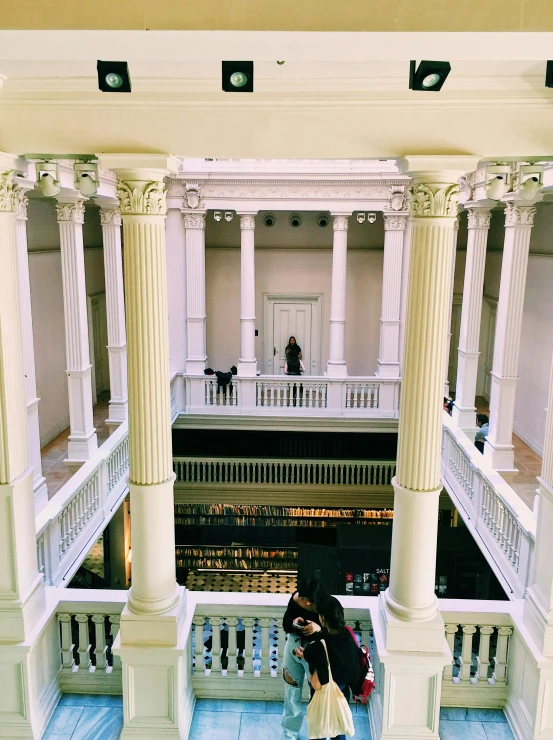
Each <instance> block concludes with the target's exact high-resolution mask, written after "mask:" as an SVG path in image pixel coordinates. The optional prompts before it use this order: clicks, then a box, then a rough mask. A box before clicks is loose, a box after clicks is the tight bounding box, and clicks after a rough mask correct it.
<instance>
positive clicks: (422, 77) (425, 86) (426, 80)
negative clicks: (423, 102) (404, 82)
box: [409, 61, 451, 92]
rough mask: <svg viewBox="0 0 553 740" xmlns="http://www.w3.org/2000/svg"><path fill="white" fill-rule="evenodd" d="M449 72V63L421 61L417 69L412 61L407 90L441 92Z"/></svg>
mask: <svg viewBox="0 0 553 740" xmlns="http://www.w3.org/2000/svg"><path fill="white" fill-rule="evenodd" d="M450 72H451V65H450V63H449V62H428V61H422V62H421V63H420V64H419V66H418V68H417V63H416V62H415V61H412V62H411V65H410V69H409V89H410V90H424V91H426V92H430V91H437V90H441V89H442V85H443V84H444V82H445V79H446V77H447V76H448V74H449V73H450Z"/></svg>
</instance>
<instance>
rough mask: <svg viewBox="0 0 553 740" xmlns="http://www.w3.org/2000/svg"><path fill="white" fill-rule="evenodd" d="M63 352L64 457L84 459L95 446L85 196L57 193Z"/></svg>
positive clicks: (92, 452)
mask: <svg viewBox="0 0 553 740" xmlns="http://www.w3.org/2000/svg"><path fill="white" fill-rule="evenodd" d="M56 212H57V218H58V224H59V229H60V247H61V269H62V279H63V308H64V320H65V354H66V359H67V371H66V372H67V384H68V389H69V419H70V434H69V444H68V448H67V460H66V462H67V463H69V464H71V463H77V464H78V463H83V462H85V461H86V460H88V459H89V458H90V457H91V456H92V455H93V454H94V453H95V452H96V450H97V449H98V440H97V437H96V430H95V428H94V420H93V413H92V377H91V372H92V365H91V364H90V349H89V345H88V320H87V305H86V283H85V269H84V247H83V223H84V200H83V199H82V198H79V197H74V198H73V197H72V198H69V197H65V196H64V197H62V196H59V197H58V202H57V204H56Z"/></svg>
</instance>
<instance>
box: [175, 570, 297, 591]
mask: <svg viewBox="0 0 553 740" xmlns="http://www.w3.org/2000/svg"><path fill="white" fill-rule="evenodd" d="M296 578H297V577H296V574H295V573H224V572H223V573H222V572H206V571H199V572H198V571H191V572H190V573H189V574H188V578H187V579H186V587H187V588H188V589H190V591H219V592H221V591H224V592H229V591H238V592H243V593H254V594H293V593H294V591H295V590H296Z"/></svg>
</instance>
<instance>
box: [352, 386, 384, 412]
mask: <svg viewBox="0 0 553 740" xmlns="http://www.w3.org/2000/svg"><path fill="white" fill-rule="evenodd" d="M379 391H380V386H379V385H378V383H366V382H357V383H346V408H347V409H377V408H378V395H379Z"/></svg>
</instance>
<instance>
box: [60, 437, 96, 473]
mask: <svg viewBox="0 0 553 740" xmlns="http://www.w3.org/2000/svg"><path fill="white" fill-rule="evenodd" d="M97 451H98V437H97V436H96V429H93V430H92V434H90V435H89V436H88V437H85V436H77V435H75V434H70V435H69V444H68V445H67V459H66V460H65V461H64V462H65V463H67V465H70V466H71V465H78V466H79V467H80V466H81V465H82V464H83V463H85V462H86V461H87V460H90V458H91V457H92V455H94V453H95V452H97Z"/></svg>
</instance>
